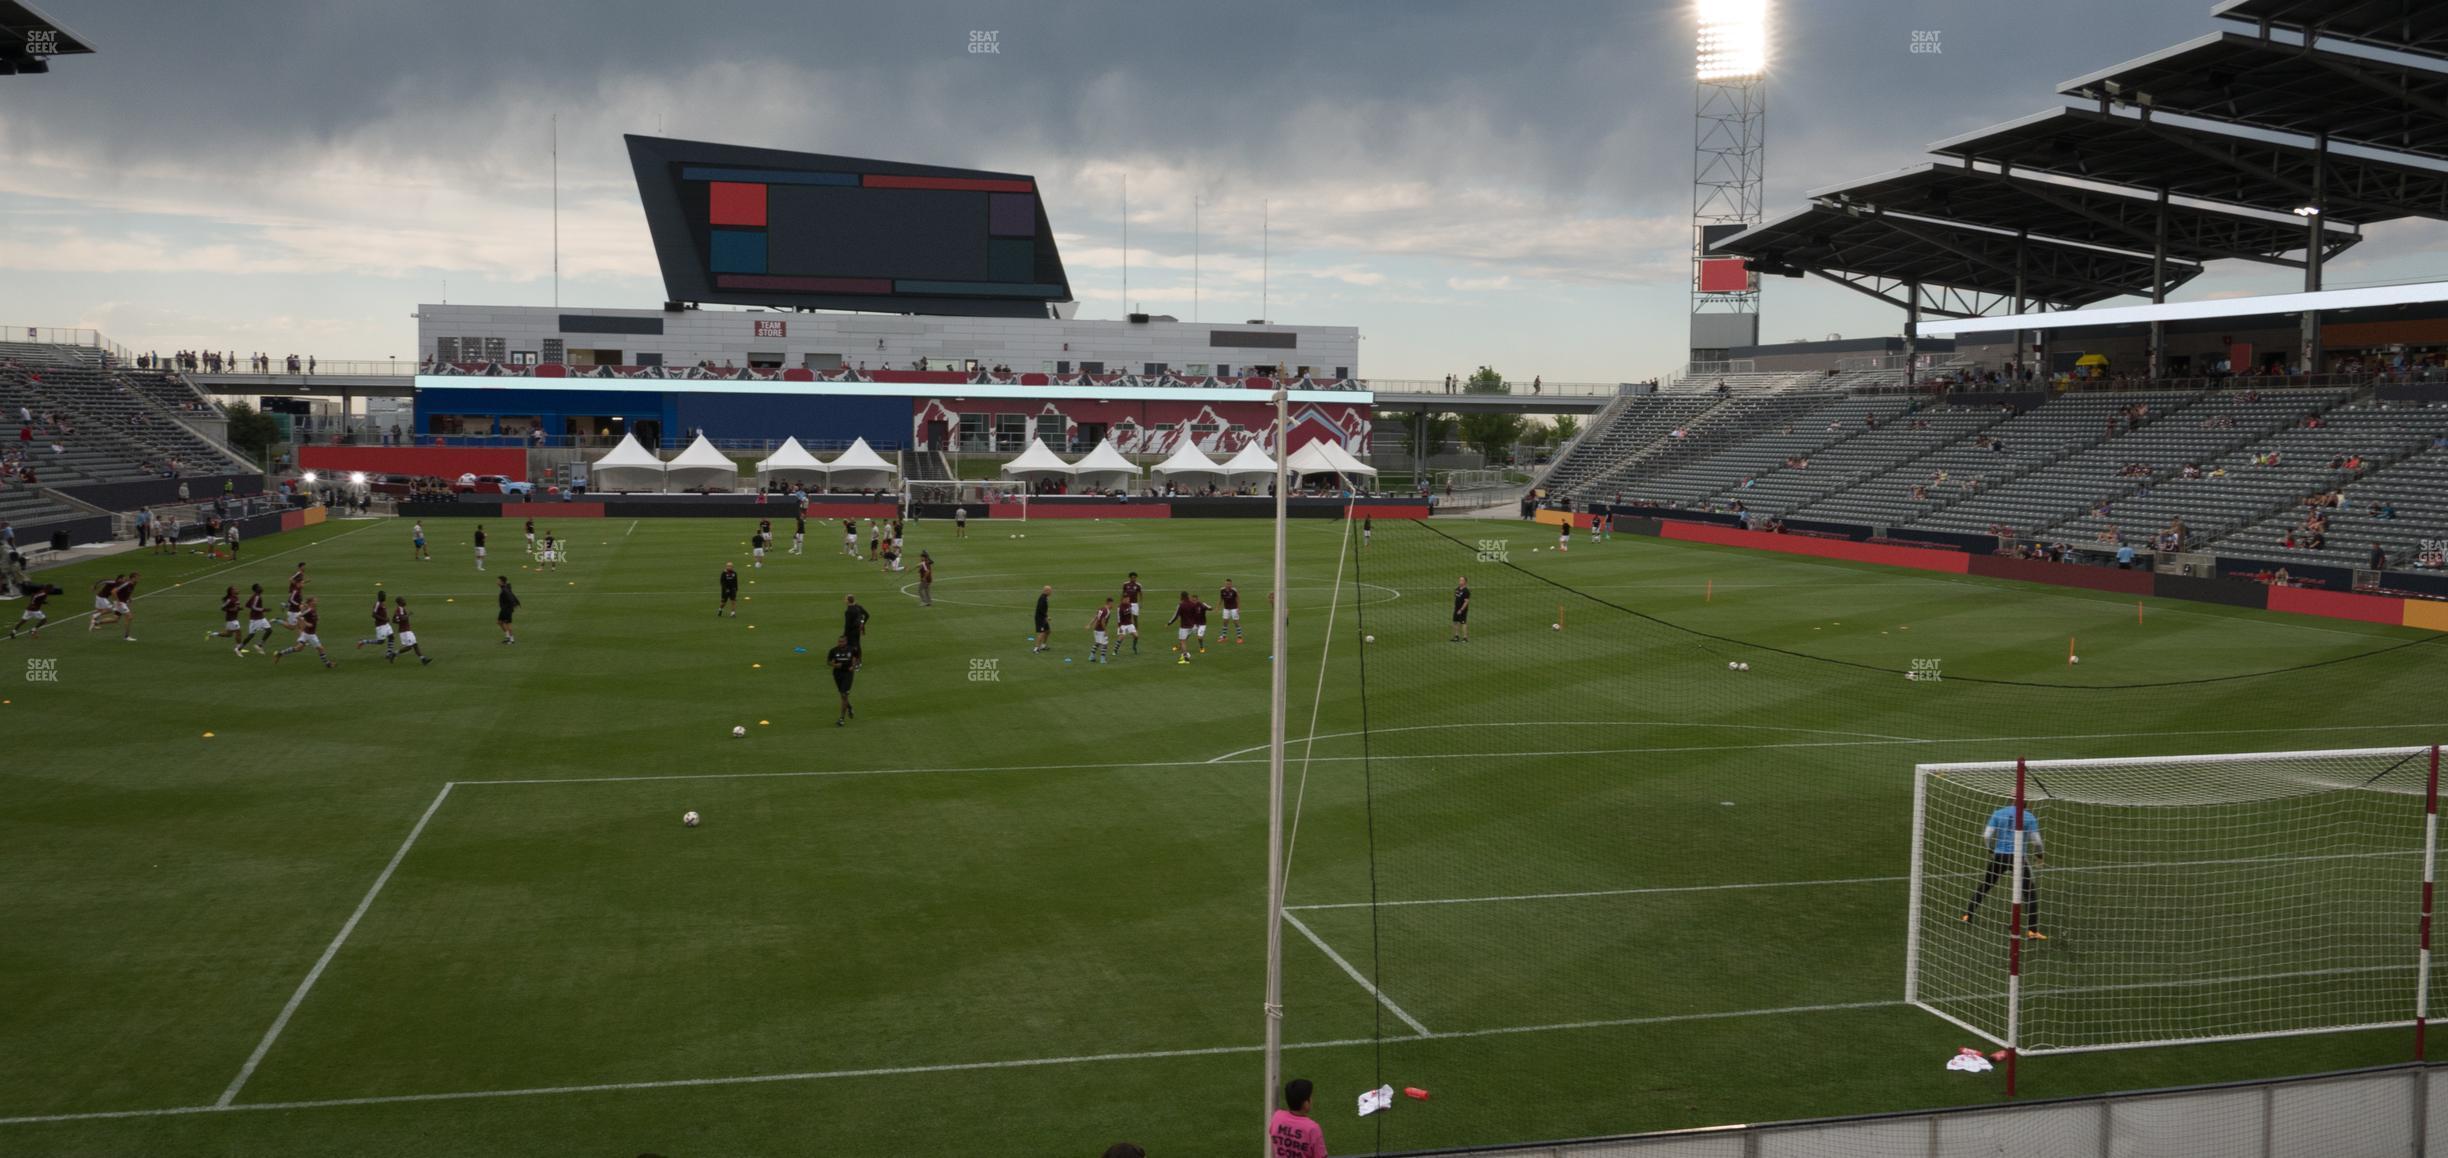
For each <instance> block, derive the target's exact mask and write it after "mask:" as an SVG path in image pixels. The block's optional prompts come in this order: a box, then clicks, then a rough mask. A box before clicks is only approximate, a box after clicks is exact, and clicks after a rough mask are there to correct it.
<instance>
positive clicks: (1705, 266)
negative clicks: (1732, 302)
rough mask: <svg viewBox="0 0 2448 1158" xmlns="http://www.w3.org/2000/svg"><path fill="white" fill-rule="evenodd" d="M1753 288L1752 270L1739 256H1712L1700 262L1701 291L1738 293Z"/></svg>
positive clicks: (1706, 292)
mask: <svg viewBox="0 0 2448 1158" xmlns="http://www.w3.org/2000/svg"><path fill="white" fill-rule="evenodd" d="M1750 288H1751V270H1750V269H1749V267H1747V266H1745V265H1744V264H1743V259H1741V258H1739V257H1712V258H1708V259H1706V260H1704V261H1702V262H1701V263H1700V292H1701V293H1704V294H1738V293H1742V292H1744V291H1746V290H1748V289H1750Z"/></svg>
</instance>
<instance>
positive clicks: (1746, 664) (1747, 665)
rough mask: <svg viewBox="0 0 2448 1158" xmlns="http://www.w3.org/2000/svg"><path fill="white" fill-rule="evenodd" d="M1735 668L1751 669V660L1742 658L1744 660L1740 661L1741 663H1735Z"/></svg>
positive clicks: (1739, 669) (1740, 669)
mask: <svg viewBox="0 0 2448 1158" xmlns="http://www.w3.org/2000/svg"><path fill="white" fill-rule="evenodd" d="M1735 670H1736V671H1750V670H1751V661H1750V660H1747V659H1746V660H1744V661H1742V663H1741V664H1739V665H1737V666H1736V668H1735Z"/></svg>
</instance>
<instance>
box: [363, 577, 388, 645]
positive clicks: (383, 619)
mask: <svg viewBox="0 0 2448 1158" xmlns="http://www.w3.org/2000/svg"><path fill="white" fill-rule="evenodd" d="M389 600H390V597H389V596H386V595H384V594H383V593H382V592H380V591H377V592H375V593H374V634H373V635H371V636H368V637H367V638H365V639H361V640H358V641H357V646H359V647H364V646H365V645H367V644H369V643H379V644H381V645H383V648H384V650H389V649H390V647H391V605H390V602H389Z"/></svg>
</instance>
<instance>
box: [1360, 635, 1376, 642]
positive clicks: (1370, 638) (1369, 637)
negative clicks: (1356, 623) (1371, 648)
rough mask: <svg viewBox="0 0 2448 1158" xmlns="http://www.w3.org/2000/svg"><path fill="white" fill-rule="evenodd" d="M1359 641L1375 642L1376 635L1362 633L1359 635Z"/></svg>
mask: <svg viewBox="0 0 2448 1158" xmlns="http://www.w3.org/2000/svg"><path fill="white" fill-rule="evenodd" d="M1360 642H1362V643H1375V642H1377V637H1376V636H1374V635H1363V636H1361V637H1360Z"/></svg>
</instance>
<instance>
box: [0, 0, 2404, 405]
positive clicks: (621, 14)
mask: <svg viewBox="0 0 2448 1158" xmlns="http://www.w3.org/2000/svg"><path fill="white" fill-rule="evenodd" d="M42 2H43V7H44V8H45V10H46V11H47V12H49V13H50V14H51V15H52V16H54V17H56V18H58V19H59V20H60V21H62V22H63V23H65V24H67V25H69V26H70V27H72V28H74V29H76V30H78V31H79V32H81V33H83V34H85V35H86V36H88V37H90V38H91V39H92V40H94V41H95V42H96V43H97V44H98V45H99V46H100V47H101V50H102V51H101V53H100V55H97V56H93V57H84V58H76V59H70V60H65V61H62V62H61V63H59V64H58V65H57V66H55V68H54V70H53V72H52V73H51V74H50V75H48V76H38V77H18V78H8V79H0V323H16V324H41V325H78V326H92V327H96V328H99V329H101V330H103V331H104V332H105V333H107V334H108V335H110V336H111V337H112V338H114V339H116V340H118V341H121V342H124V343H127V344H129V345H132V346H136V347H139V348H145V347H151V348H157V349H165V350H167V349H173V348H181V347H201V346H210V347H214V348H225V349H237V350H241V351H252V350H257V349H262V350H267V351H271V352H274V353H276V354H278V353H286V352H291V351H295V352H299V353H308V352H312V353H316V354H318V355H320V356H322V357H325V358H382V357H385V356H389V355H398V356H402V357H406V356H408V355H409V354H410V353H411V350H412V344H413V335H414V328H413V323H412V322H411V321H410V320H409V317H408V315H409V313H410V312H411V310H413V308H414V307H415V304H416V303H418V302H420V301H430V300H437V299H441V298H443V297H444V296H445V294H446V293H447V298H448V300H450V301H454V302H477V301H483V302H499V303H513V304H542V303H545V302H548V301H550V300H551V298H552V293H553V287H552V282H551V277H550V270H551V247H550V236H551V218H550V215H549V212H548V205H549V201H550V181H549V176H548V173H549V169H548V161H547V142H548V139H549V129H548V125H549V123H550V121H551V119H552V117H553V116H554V115H555V114H558V116H559V118H560V141H561V179H560V184H561V194H560V196H561V220H560V229H561V286H560V295H561V301H562V302H563V303H564V304H570V305H592V306H626V307H638V306H651V305H653V304H655V303H657V302H660V301H661V300H662V297H663V293H662V287H661V284H660V281H659V278H658V277H657V275H656V272H655V267H654V263H653V258H652V253H651V251H650V248H649V245H648V242H647V238H646V236H645V230H644V228H643V222H642V218H641V216H640V213H639V211H638V207H637V200H636V195H635V190H634V187H633V185H632V183H631V179H630V175H629V171H628V167H627V163H626V158H625V155H624V154H623V152H622V150H621V146H620V135H621V134H622V133H625V132H642V133H662V134H666V135H671V136H680V137H690V138H696V139H702V140H712V141H724V142H733V143H741V144H753V145H762V146H770V147H777V148H786V149H806V150H811V151H819V152H831V153H842V154H849V155H853V156H869V157H884V158H891V159H896V160H908V161H917V162H923V163H931V164H943V165H955V166H963V167H977V168H987V169H1001V170H1013V171H1018V172H1025V173H1032V174H1035V175H1036V176H1037V177H1038V178H1039V180H1040V181H1041V182H1042V183H1043V186H1044V189H1045V193H1046V199H1047V203H1048V208H1049V213H1050V215H1051V218H1052V220H1053V222H1054V227H1055V230H1056V232H1057V234H1058V235H1059V236H1060V239H1061V242H1062V246H1063V253H1064V257H1065V260H1066V263H1067V264H1068V266H1069V269H1070V273H1071V279H1072V285H1073V287H1074V288H1075V290H1076V291H1077V292H1078V294H1079V295H1080V297H1081V314H1082V316H1084V317H1113V316H1117V315H1119V314H1121V313H1123V312H1126V309H1125V302H1124V300H1123V298H1122V295H1121V284H1122V265H1123V253H1124V249H1123V246H1122V239H1121V232H1122V230H1121V226H1122V208H1121V199H1122V188H1123V183H1124V178H1125V175H1127V178H1128V183H1129V191H1130V210H1129V216H1130V245H1129V251H1128V252H1129V264H1130V301H1129V305H1130V306H1132V307H1136V308H1144V309H1147V310H1150V311H1153V312H1165V313H1174V314H1177V315H1179V316H1182V317H1184V318H1188V317H1191V316H1192V315H1193V304H1192V276H1191V266H1192V249H1193V239H1192V231H1191V222H1192V207H1193V201H1194V200H1195V201H1196V203H1197V205H1198V207H1199V208H1198V210H1197V213H1198V219H1199V225H1200V229H1199V234H1200V240H1199V242H1198V249H1199V251H1200V254H1199V260H1198V264H1199V267H1200V268H1199V277H1198V302H1197V305H1196V315H1197V316H1198V317H1201V318H1204V319H1208V320H1215V319H1221V318H1229V319H1236V320H1237V319H1242V318H1250V317H1256V316H1258V313H1259V297H1260V286H1261V274H1260V265H1261V262H1260V252H1259V251H1260V227H1259V226H1260V217H1261V212H1262V204H1264V205H1265V206H1267V212H1268V214H1269V216H1270V217H1271V222H1272V261H1271V276H1269V277H1267V278H1266V279H1265V280H1266V283H1267V285H1268V287H1269V297H1270V299H1271V300H1270V301H1269V303H1268V312H1269V313H1270V314H1272V315H1273V316H1274V317H1275V318H1277V319H1278V320H1284V321H1300V322H1314V323H1327V324H1352V325H1357V326H1359V327H1360V328H1361V332H1362V334H1363V337H1364V341H1363V346H1362V360H1363V366H1364V369H1365V370H1366V371H1367V372H1369V373H1370V374H1372V375H1374V376H1379V377H1408V376H1416V377H1429V376H1434V375H1440V374H1443V373H1445V372H1447V371H1449V370H1463V369H1467V368H1468V367H1470V366H1473V365H1477V364H1480V363H1490V364H1494V365H1496V366H1498V367H1500V368H1502V369H1503V370H1505V371H1506V372H1508V373H1511V374H1515V375H1519V376H1527V375H1530V374H1533V373H1536V374H1543V375H1545V376H1546V377H1548V378H1550V379H1556V380H1619V379H1625V378H1630V377H1634V376H1646V375H1648V374H1652V373H1656V372H1659V371H1661V370H1663V369H1666V368H1668V367H1670V366H1671V365H1673V364H1674V363H1676V362H1677V361H1679V352H1680V348H1681V346H1682V344H1683V341H1684V335H1683V312H1684V308H1685V307H1684V302H1685V297H1684V295H1685V274H1684V260H1685V250H1686V247H1687V245H1688V220H1689V215H1690V199H1691V133H1692V99H1693V97H1692V83H1691V14H1690V8H1689V3H1688V0H1655V2H1653V0H1616V2H1612V3H1595V2H1583V0H1517V2H1513V3H1481V4H1452V3H1439V2H1433V0H1407V2H1401V3H1396V2H1392V0H1379V2H1364V3H1334V2H1323V3H1318V2H1312V3H1299V2H1276V0H1257V2H1252V0H1233V2H1227V3H1211V4H1200V5H1189V4H1168V3H1155V4H1151V3H1145V2H1144V0H1142V2H1137V3H1122V2H1105V0H1036V2H1030V3H1010V4H983V3H928V2H922V0H920V2H907V0H905V2H896V3H885V4H878V3H847V2H842V0H813V2H809V0H800V2H794V3H782V2H773V0H769V2H765V3H729V2H718V3H691V4H675V3H669V2H657V3H642V2H634V0H601V2H596V3H587V4H575V3H557V2H544V0H518V2H514V3H504V2H500V0H427V2H423V3H416V4H401V3H379V4H377V3H362V2H358V0H256V2H253V3H249V4H246V5H236V4H225V3H207V4H183V3H170V2H167V0H42ZM2209 8H2210V0H2051V2H2050V3H2046V4H2034V3H2030V2H2028V0H1778V4H1777V17H1776V28H1775V40H1776V44H1775V49H1774V61H1775V62H1774V66H1773V68H1774V72H1773V80H1772V82H1771V87H1770V96H1769V126H1770V127H1769V133H1768V139H1769V159H1768V169H1769V211H1770V212H1771V213H1775V212H1778V211H1781V210H1783V209H1787V208H1791V207H1793V206H1794V205H1795V204H1797V203H1798V202H1799V200H1800V198H1801V195H1802V192H1803V191H1804V190H1806V189H1811V188H1816V187H1819V186H1822V185H1827V184H1831V183H1835V182H1838V181H1842V180H1845V179H1849V178H1853V177H1859V176H1866V175H1869V174H1871V173H1875V172H1878V171H1881V170H1885V169H1890V168H1894V167H1897V166H1900V165H1905V164H1909V163H1911V162H1913V161H1915V160H1918V159H1920V158H1921V156H1922V151H1921V150H1922V147H1923V146H1924V145H1925V144H1926V143H1928V142H1929V141H1932V140H1936V139H1938V138H1941V137H1945V136H1949V135H1952V134H1955V133H1958V132H1962V131H1965V130H1969V129H1974V128H1979V127H1982V126H1984V125H1987V124H1991V123H1995V122H1998V121H2003V120H2007V119H2010V118H2013V117H2016V116H2020V115H2023V114H2025V113H2029V112H2034V111H2037V110H2039V109H2041V108H2043V107H2046V106H2048V105H2050V104H2052V103H2056V102H2055V100H2054V98H2052V97H2051V96H2050V95H2049V94H2050V92H2051V91H2052V90H2053V89H2054V88H2055V86H2056V85H2057V84H2058V83H2059V82H2061V81H2063V80H2065V79H2067V78H2070V77H2073V76H2076V75H2079V74H2082V73H2085V72H2088V71H2091V70H2092V69H2095V68H2099V67H2102V66H2105V65H2108V64H2112V63H2115V62H2117V61H2120V60H2123V59H2126V58H2129V57H2132V56H2136V55H2140V54H2141V53H2143V52H2146V51H2150V50H2152V49H2156V48H2158V47H2161V46H2164V45H2166V44H2170V43H2174V42H2175V41H2178V40H2181V39H2184V38H2186V37H2189V36H2193V35H2196V34H2199V33H2201V32H2204V31H2208V30H2210V29H2211V28H2212V27H2213V22H2212V21H2211V20H2210V19H2209V15H2208V12H2209ZM973 31H992V32H994V33H996V34H998V35H997V39H998V40H999V41H1000V44H1001V50H1000V52H998V53H996V54H993V55H981V54H973V53H971V52H969V51H968V45H969V42H970V39H971V33H972V32H973ZM1915 31H1935V32H1936V33H1937V34H1938V40H1939V43H1940V44H1941V45H1942V49H1943V50H1942V51H1941V52H1940V53H1938V54H1936V55H1928V54H1914V53H1912V52H1910V51H1908V46H1909V44H1910V43H1911V40H1912V34H1913V33H1914V32H1915ZM2432 232H2436V230H2432ZM2425 237H2426V238H2427V234H2426V235H2425ZM2425 244H2428V241H2427V240H2426V242H2425ZM2383 249H2394V250H2396V252H2395V254H2394V256H2378V254H2379V251H2381V250H2383ZM2404 249H2405V247H2388V246H2379V245H2366V246H2364V247H2362V251H2371V252H2372V253H2373V254H2374V256H2367V257H2359V258H2356V259H2354V260H2350V261H2348V262H2346V263H2344V264H2343V265H2341V266H2339V267H2336V268H2334V270H2333V275H2332V276H2333V278H2335V279H2336V280H2337V281H2338V282H2340V283H2352V282H2355V281H2357V280H2369V281H2378V280H2387V279H2389V278H2391V277H2395V276H2405V275H2406V271H2405V270H2404V268H2403V266H2404V263H2406V262H2407V261H2409V260H2418V259H2419V255H2417V257H2416V258H2409V257H2408V256H2407V254H2406V253H2405V252H2404ZM2362 251H2358V252H2362ZM2430 256H2431V257H2433V258H2436V253H2434V254H2432V255H2430ZM2392 262H2395V263H2396V264H2395V265H2392V264H2391V263H2392ZM2432 264H2436V262H2435V261H2434V262H2432ZM2285 280H2286V279H2285V276H2284V275H2283V274H2282V273H2272V272H2265V271H2259V270H2252V269H2246V270H2242V271H2238V272H2236V273H2233V274H2229V275H2225V276H2222V277H2217V278H2207V279H2204V281H2203V282H2202V283H2197V286H2196V288H2194V289H2191V290H2189V291H2188V293H2191V294H2199V293H2203V292H2236V291H2237V290H2238V289H2241V288H2272V289H2283V288H2287V286H2286V285H2285V284H2284V283H2285ZM446 287H447V288H446ZM1896 327H1897V318H1896V316H1895V314H1894V312H1893V311H1891V310H1888V309H1886V308H1885V307H1881V306H1878V305H1877V304H1875V303H1872V302H1870V301H1868V300H1867V299H1862V298H1858V297H1856V296H1855V295H1852V294H1849V293H1847V292H1845V291H1843V290H1841V289H1837V288H1834V287H1825V286H1811V285H1805V284H1803V283H1798V282H1791V281H1782V280H1779V281H1772V282H1771V284H1770V287H1769V297H1768V300H1767V305H1766V321H1765V324H1764V326H1763V330H1764V336H1765V337H1767V338H1769V339H1770V340H1776V339H1784V338H1795V337H1811V338H1817V337H1822V336H1824V335H1826V334H1828V333H1843V334H1846V335H1848V336H1865V335H1870V334H1875V333H1891V332H1894V330H1895V329H1896Z"/></svg>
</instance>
